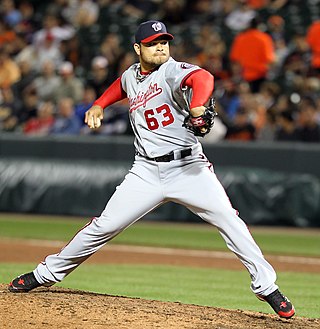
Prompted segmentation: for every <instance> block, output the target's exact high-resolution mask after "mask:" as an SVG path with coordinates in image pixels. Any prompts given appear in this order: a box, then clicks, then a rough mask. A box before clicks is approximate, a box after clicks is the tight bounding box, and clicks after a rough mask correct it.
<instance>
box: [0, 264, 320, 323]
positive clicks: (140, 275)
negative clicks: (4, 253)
mask: <svg viewBox="0 0 320 329" xmlns="http://www.w3.org/2000/svg"><path fill="white" fill-rule="evenodd" d="M33 267H34V266H33V265H30V264H19V265H17V264H1V268H0V280H1V282H9V281H10V279H12V277H14V276H16V275H19V274H21V273H23V272H25V271H28V270H32V269H33ZM249 284H250V282H249V276H248V273H247V272H246V271H240V272H239V271H237V272H234V271H227V270H219V269H204V268H189V267H175V266H159V265H156V266H153V265H130V266H129V265H92V264H83V265H82V266H81V267H79V268H78V269H77V270H75V271H74V272H73V273H72V275H70V276H68V277H67V278H66V279H65V280H64V281H63V282H62V283H60V284H58V286H62V287H68V288H74V289H80V290H86V291H93V292H97V293H107V294H110V295H116V296H128V297H140V298H145V299H152V300H162V301H172V302H177V301H179V302H182V303H185V304H196V305H206V306H214V307H223V308H228V309H246V310H252V311H258V312H265V313H271V314H273V311H272V310H271V308H270V306H269V305H268V304H266V303H262V302H260V301H259V300H258V299H257V298H256V297H255V296H254V295H253V294H252V293H251V291H250V289H249ZM278 284H279V285H281V289H282V291H284V292H288V293H289V292H290V299H291V300H292V302H294V304H295V307H296V310H297V315H298V316H303V317H310V318H318V317H319V302H317V300H318V301H319V290H320V288H319V287H320V276H319V275H316V274H305V273H304V274H301V273H300V274H299V273H289V272H285V273H279V278H278Z"/></svg>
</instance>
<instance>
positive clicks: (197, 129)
mask: <svg viewBox="0 0 320 329" xmlns="http://www.w3.org/2000/svg"><path fill="white" fill-rule="evenodd" d="M217 115H218V113H217V112H216V111H215V100H214V99H213V98H210V101H209V105H208V106H207V107H206V109H205V111H204V112H203V114H202V115H200V116H198V117H193V116H192V115H191V114H189V115H187V116H186V118H185V119H184V122H183V125H182V126H183V127H185V128H187V129H188V130H190V131H191V132H192V133H193V134H194V135H195V136H200V137H204V136H205V135H207V134H208V133H209V132H210V130H211V128H212V127H213V124H214V117H215V116H217Z"/></svg>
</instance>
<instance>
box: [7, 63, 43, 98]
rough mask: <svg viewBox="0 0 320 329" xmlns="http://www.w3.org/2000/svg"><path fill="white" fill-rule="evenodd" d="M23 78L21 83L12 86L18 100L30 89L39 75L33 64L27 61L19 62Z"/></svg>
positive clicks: (20, 80)
mask: <svg viewBox="0 0 320 329" xmlns="http://www.w3.org/2000/svg"><path fill="white" fill-rule="evenodd" d="M17 64H18V65H19V69H20V72H21V77H20V79H19V81H17V82H16V83H14V84H13V85H12V89H13V92H14V95H15V97H16V98H17V99H18V98H19V97H20V95H22V94H23V93H24V91H25V90H26V89H29V88H30V87H31V85H32V82H33V81H34V79H35V78H36V76H37V74H36V72H35V71H34V70H33V68H32V66H31V63H30V62H28V61H26V60H21V61H18V62H17Z"/></svg>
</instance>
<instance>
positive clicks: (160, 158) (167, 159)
mask: <svg viewBox="0 0 320 329" xmlns="http://www.w3.org/2000/svg"><path fill="white" fill-rule="evenodd" d="M191 151H192V149H191V148H188V149H184V150H181V151H176V152H173V151H171V152H170V153H168V154H165V155H160V156H158V157H155V158H149V157H147V156H144V155H142V154H140V153H139V152H137V154H138V155H140V156H142V157H144V158H146V159H147V160H151V161H156V162H170V161H172V160H175V154H176V155H178V157H177V158H176V159H183V158H185V157H187V156H189V155H191ZM179 153H180V156H179Z"/></svg>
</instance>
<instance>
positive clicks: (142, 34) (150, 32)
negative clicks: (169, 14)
mask: <svg viewBox="0 0 320 329" xmlns="http://www.w3.org/2000/svg"><path fill="white" fill-rule="evenodd" d="M159 37H162V38H163V39H165V40H173V35H172V34H170V33H168V32H167V28H166V26H165V25H164V24H163V23H162V22H159V21H147V22H143V23H141V24H140V25H139V27H138V30H137V32H136V34H135V40H136V43H140V42H142V43H148V42H151V41H153V40H155V39H157V38H159Z"/></svg>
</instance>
